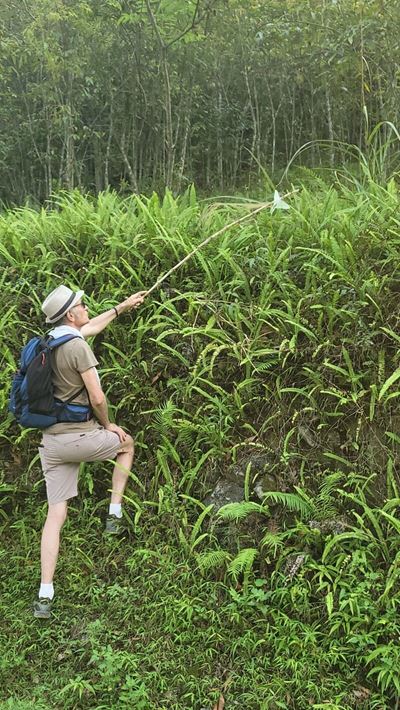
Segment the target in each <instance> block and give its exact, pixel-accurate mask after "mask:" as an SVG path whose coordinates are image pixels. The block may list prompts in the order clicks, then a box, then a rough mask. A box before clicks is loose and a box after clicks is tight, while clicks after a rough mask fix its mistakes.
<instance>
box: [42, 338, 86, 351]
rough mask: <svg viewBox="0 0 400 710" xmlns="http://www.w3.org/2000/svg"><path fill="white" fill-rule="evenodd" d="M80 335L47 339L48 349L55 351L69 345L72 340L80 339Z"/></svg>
mask: <svg viewBox="0 0 400 710" xmlns="http://www.w3.org/2000/svg"><path fill="white" fill-rule="evenodd" d="M79 337H80V336H79V335H72V334H71V335H61V336H60V337H59V338H53V337H52V336H51V335H50V336H49V337H48V338H47V339H46V343H47V347H48V348H49V349H50V350H55V349H56V348H58V347H59V346H60V345H64V343H68V342H69V341H70V340H74V338H79Z"/></svg>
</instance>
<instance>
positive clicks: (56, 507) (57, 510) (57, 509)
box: [47, 500, 68, 527]
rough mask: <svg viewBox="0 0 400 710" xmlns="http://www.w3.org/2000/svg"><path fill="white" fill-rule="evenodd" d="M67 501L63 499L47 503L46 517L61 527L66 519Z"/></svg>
mask: <svg viewBox="0 0 400 710" xmlns="http://www.w3.org/2000/svg"><path fill="white" fill-rule="evenodd" d="M67 508H68V505H67V501H66V500H63V501H61V502H60V503H49V508H48V511H47V517H48V518H50V519H51V520H54V521H55V522H57V523H58V524H59V525H60V527H62V526H63V525H64V523H65V521H66V519H67Z"/></svg>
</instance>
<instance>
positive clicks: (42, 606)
mask: <svg viewBox="0 0 400 710" xmlns="http://www.w3.org/2000/svg"><path fill="white" fill-rule="evenodd" d="M51 607H52V600H51V599H48V598H47V597H42V598H40V599H37V600H36V601H34V602H33V616H36V618H37V619H49V618H50V616H51Z"/></svg>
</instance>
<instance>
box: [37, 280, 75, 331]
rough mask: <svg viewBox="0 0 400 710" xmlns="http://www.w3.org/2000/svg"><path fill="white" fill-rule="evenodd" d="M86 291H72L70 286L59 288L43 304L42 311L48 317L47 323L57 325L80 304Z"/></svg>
mask: <svg viewBox="0 0 400 710" xmlns="http://www.w3.org/2000/svg"><path fill="white" fill-rule="evenodd" d="M84 293H85V292H84V291H72V290H71V289H70V288H68V286H58V287H57V288H55V289H54V291H52V292H51V293H49V295H48V296H47V298H46V300H45V301H43V303H42V311H43V313H44V314H45V315H46V316H47V317H46V323H55V322H56V321H58V320H60V318H62V317H63V316H65V314H66V313H67V312H68V311H69V309H70V308H72V307H73V306H75V305H76V304H77V303H79V301H80V299H81V298H82V296H83V294H84Z"/></svg>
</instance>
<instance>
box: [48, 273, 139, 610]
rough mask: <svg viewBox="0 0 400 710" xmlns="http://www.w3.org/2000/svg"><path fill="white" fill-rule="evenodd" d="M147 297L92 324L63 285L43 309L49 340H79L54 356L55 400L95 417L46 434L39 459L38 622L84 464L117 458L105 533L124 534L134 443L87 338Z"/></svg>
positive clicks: (127, 303) (50, 593)
mask: <svg viewBox="0 0 400 710" xmlns="http://www.w3.org/2000/svg"><path fill="white" fill-rule="evenodd" d="M145 293H146V292H145V291H140V292H138V293H135V294H133V295H132V296H130V297H129V298H127V299H126V300H125V301H123V302H122V303H120V304H118V305H117V306H115V307H114V308H111V309H110V310H109V311H106V312H105V313H102V314H101V315H99V316H96V317H95V318H92V319H90V318H89V315H88V310H87V306H86V304H85V303H84V301H83V297H84V292H83V291H76V292H74V291H72V290H71V289H70V288H67V287H66V286H59V287H58V288H56V289H55V290H54V291H52V292H51V293H50V295H49V296H47V298H46V300H45V301H44V302H43V304H42V311H43V312H44V313H45V315H46V323H49V324H51V325H52V326H53V328H52V330H51V331H50V333H49V334H50V335H51V336H53V337H54V338H58V337H60V336H62V335H66V334H72V335H74V336H76V337H74V338H73V339H71V340H69V341H68V342H66V343H64V344H63V345H60V346H59V347H57V348H56V349H55V350H54V351H53V352H52V360H51V366H52V381H53V387H54V396H55V397H56V398H57V399H60V400H61V401H64V402H66V401H67V400H69V399H71V397H72V404H81V405H90V407H91V410H92V413H93V416H92V417H91V418H89V419H88V421H82V422H76V423H75V422H68V423H66V422H59V423H57V424H54V425H52V426H50V427H47V429H44V431H43V438H42V441H41V444H40V447H39V454H40V459H41V464H42V468H43V473H44V477H45V481H46V489H47V499H48V513H47V519H46V522H45V524H44V527H43V532H42V542H41V573H42V577H41V585H40V589H39V595H38V597H39V598H38V600H37V601H35V602H34V616H36V617H39V618H48V617H49V616H50V613H51V605H52V599H53V596H54V588H53V576H54V572H55V568H56V564H57V559H58V551H59V541H60V531H61V528H62V526H63V524H64V522H65V519H66V517H67V501H68V500H69V499H70V498H73V497H75V496H76V495H77V494H78V490H77V481H78V471H79V465H80V463H81V462H84V461H103V460H105V459H115V467H114V472H113V476H112V493H111V502H110V507H109V514H108V517H107V520H106V532H108V533H110V534H118V533H119V532H120V531H121V518H122V509H121V504H122V498H123V493H124V490H125V486H126V483H127V480H128V476H129V472H130V469H131V466H132V462H133V456H134V443H133V439H132V437H131V436H130V435H129V434H127V433H126V432H125V431H124V430H123V429H121V427H119V426H117V425H116V424H112V423H111V422H110V419H109V415H108V407H107V401H106V398H105V395H104V393H103V390H102V388H101V384H100V380H99V376H98V374H97V370H96V366H97V365H98V362H97V360H96V358H95V356H94V354H93V352H92V350H91V348H90V347H89V345H88V344H87V343H86V342H85V338H88V337H90V336H94V335H97V334H98V333H100V332H101V331H102V330H104V328H105V327H106V326H107V325H109V323H111V322H112V321H113V320H114V319H115V318H117V317H118V316H120V315H121V314H122V313H125V312H127V311H130V310H132V309H133V308H137V307H138V306H139V305H140V304H141V303H143V300H144V297H145ZM89 416H90V415H89Z"/></svg>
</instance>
